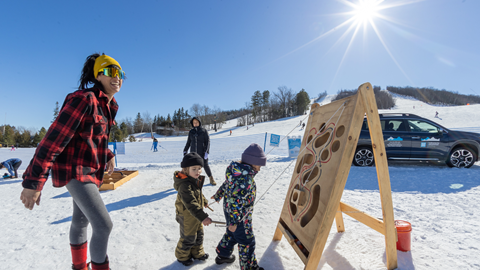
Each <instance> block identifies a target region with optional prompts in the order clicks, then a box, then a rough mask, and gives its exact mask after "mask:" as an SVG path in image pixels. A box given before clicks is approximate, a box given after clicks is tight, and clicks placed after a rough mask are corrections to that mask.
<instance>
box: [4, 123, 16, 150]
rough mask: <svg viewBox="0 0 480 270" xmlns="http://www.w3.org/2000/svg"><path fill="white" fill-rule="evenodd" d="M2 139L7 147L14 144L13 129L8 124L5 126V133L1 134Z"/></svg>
mask: <svg viewBox="0 0 480 270" xmlns="http://www.w3.org/2000/svg"><path fill="white" fill-rule="evenodd" d="M3 141H4V143H5V145H6V146H7V147H8V146H11V145H15V130H14V129H13V128H12V127H11V126H10V125H6V126H5V134H3Z"/></svg>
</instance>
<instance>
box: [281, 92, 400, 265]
mask: <svg viewBox="0 0 480 270" xmlns="http://www.w3.org/2000/svg"><path fill="white" fill-rule="evenodd" d="M365 115H366V116H367V122H368V127H369V131H370V137H371V139H372V148H373V153H374V159H375V166H376V170H377V177H378V184H379V187H380V197H381V204H382V212H383V221H382V220H379V219H377V218H374V217H372V216H370V215H368V214H366V213H364V212H362V211H360V210H358V209H356V208H354V207H353V206H350V205H347V204H345V203H342V202H341V201H340V199H341V197H342V194H343V190H344V188H345V183H346V181H347V178H348V174H349V172H350V167H351V164H352V160H353V156H354V152H355V149H356V147H357V142H358V138H359V135H360V131H361V128H362V124H363V120H364V116H365ZM342 213H344V214H346V215H349V216H351V217H352V218H354V219H356V220H358V221H360V222H361V223H363V224H365V225H367V226H368V227H370V228H372V229H374V230H376V231H378V232H379V233H381V234H383V235H384V236H385V245H386V255H387V268H388V269H394V268H397V251H396V242H397V231H396V228H395V224H394V216H393V205H392V193H391V188H390V176H389V173H388V164H387V157H386V152H385V143H384V141H383V134H382V128H381V126H380V117H379V115H378V109H377V105H376V101H375V95H374V93H373V88H372V85H371V84H370V83H364V84H362V85H361V86H360V87H359V88H358V92H357V94H356V95H354V96H350V97H347V98H344V99H342V100H338V101H335V102H332V103H330V104H327V105H324V106H320V105H319V104H317V103H316V104H314V105H313V106H312V109H311V111H310V117H309V119H308V124H307V127H306V129H305V135H304V137H303V140H302V147H301V148H300V154H299V155H298V158H297V163H296V165H295V168H294V172H293V175H292V180H291V182H290V185H289V187H288V192H287V196H286V199H285V203H284V205H283V209H282V213H281V215H280V220H279V222H278V225H277V229H276V231H275V235H274V237H273V240H274V241H279V240H281V238H282V235H284V236H285V238H286V239H287V240H288V242H289V243H290V244H291V245H292V247H293V249H294V250H295V252H296V253H297V254H298V256H299V257H300V259H301V260H302V261H303V263H304V264H305V269H306V270H313V269H317V266H318V264H319V262H320V259H321V257H322V253H323V250H324V248H325V244H326V242H327V238H328V234H329V232H330V229H331V227H332V224H333V220H334V219H335V221H336V224H337V231H338V232H343V231H344V230H345V228H344V224H343V217H342Z"/></svg>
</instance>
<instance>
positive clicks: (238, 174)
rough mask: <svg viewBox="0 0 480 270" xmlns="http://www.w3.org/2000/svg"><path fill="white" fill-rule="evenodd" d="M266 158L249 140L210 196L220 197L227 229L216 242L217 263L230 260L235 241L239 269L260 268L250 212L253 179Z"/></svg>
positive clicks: (233, 259)
mask: <svg viewBox="0 0 480 270" xmlns="http://www.w3.org/2000/svg"><path fill="white" fill-rule="evenodd" d="M266 163H267V157H266V156H265V153H264V152H263V149H262V147H261V146H260V145H258V144H256V143H252V144H251V145H250V146H248V147H247V149H245V151H244V152H243V154H242V161H241V162H235V161H233V162H232V163H231V164H230V166H228V168H227V170H226V173H225V178H226V179H225V182H223V184H222V185H221V186H220V188H219V189H218V191H217V192H216V193H215V195H213V196H212V199H215V201H217V202H219V201H220V200H221V199H222V198H223V212H224V215H225V220H226V223H227V229H226V232H225V234H224V235H223V237H222V239H221V240H220V242H219V243H218V245H217V249H216V252H217V255H218V256H217V257H216V258H215V262H216V263H217V264H222V263H233V262H234V261H235V255H233V254H232V253H233V248H234V247H235V245H237V244H238V255H239V262H240V268H241V269H242V270H263V268H262V267H260V266H258V263H257V258H256V256H255V235H254V234H253V226H252V214H253V206H254V203H255V197H256V192H257V185H256V184H255V180H254V179H253V178H254V177H255V175H257V173H258V172H259V171H260V167H261V166H265V165H266Z"/></svg>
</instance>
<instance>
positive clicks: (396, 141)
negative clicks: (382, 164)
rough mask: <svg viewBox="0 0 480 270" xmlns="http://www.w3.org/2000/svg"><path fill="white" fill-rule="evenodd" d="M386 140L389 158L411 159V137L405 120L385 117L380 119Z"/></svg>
mask: <svg viewBox="0 0 480 270" xmlns="http://www.w3.org/2000/svg"><path fill="white" fill-rule="evenodd" d="M380 122H381V124H382V130H383V139H384V141H385V150H386V151H387V158H389V159H409V158H410V151H411V143H412V142H411V139H410V138H409V136H408V133H409V132H408V131H407V128H406V125H405V122H404V120H402V119H384V120H381V121H380Z"/></svg>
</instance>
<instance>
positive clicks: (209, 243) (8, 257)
mask: <svg viewBox="0 0 480 270" xmlns="http://www.w3.org/2000/svg"><path fill="white" fill-rule="evenodd" d="M323 102H329V97H327V98H326V99H325V100H324V101H323ZM435 111H438V112H439V117H440V118H434V115H435ZM381 112H408V113H415V114H418V115H420V116H423V117H426V118H430V119H432V120H434V121H435V122H437V123H439V124H441V125H444V126H446V127H447V128H455V129H459V130H469V131H475V132H480V105H470V106H459V107H437V106H430V105H427V104H424V103H422V102H419V101H416V100H411V99H406V98H401V97H397V106H396V108H395V109H393V110H386V111H381ZM305 117H306V116H298V117H291V118H287V119H281V120H276V121H272V122H268V123H259V124H256V125H255V126H254V127H252V126H250V127H249V128H248V130H247V129H246V127H235V124H236V122H235V121H230V122H229V123H227V124H226V125H225V126H224V127H223V129H222V130H219V131H218V132H216V133H215V132H211V134H210V135H211V151H210V167H211V169H212V172H213V175H214V177H215V179H216V180H217V183H219V184H220V183H221V182H222V181H223V179H224V172H225V168H226V167H227V165H228V164H229V162H230V161H232V160H239V158H240V156H241V153H242V152H243V150H244V149H245V148H246V147H247V146H248V145H249V144H250V143H252V142H256V143H259V144H260V145H263V144H264V140H265V132H268V133H274V134H278V135H282V139H283V138H284V136H285V135H287V134H288V133H289V132H290V131H292V130H293V132H292V133H291V134H290V135H295V136H298V135H303V130H300V128H299V127H298V126H297V125H298V124H299V122H300V120H304V118H305ZM230 129H231V130H232V135H231V136H230V135H229V134H230V132H229V131H230ZM159 142H160V146H161V147H159V151H158V152H152V151H151V150H150V148H151V139H143V140H142V142H134V143H127V144H126V147H125V148H126V155H119V156H118V167H119V168H127V169H129V170H139V175H138V176H137V177H135V178H133V179H132V180H130V181H129V182H127V183H125V184H124V185H122V186H121V187H119V188H118V189H116V190H114V191H105V192H101V194H102V198H103V200H104V202H105V204H106V206H107V209H108V210H109V212H110V215H111V217H112V220H113V222H114V228H113V232H112V234H111V237H110V243H109V251H108V254H109V257H110V260H111V268H112V269H115V270H123V269H124V270H127V269H142V270H143V269H146V270H150V269H185V268H186V267H184V266H183V265H181V264H179V263H178V262H176V259H175V256H174V249H175V246H176V244H177V241H178V238H179V229H178V224H177V223H176V221H175V210H174V202H175V198H176V192H175V190H174V189H173V181H172V177H173V172H174V171H175V170H178V169H180V166H179V164H180V161H181V159H182V151H183V147H184V145H185V142H186V137H185V136H182V137H168V138H165V137H160V140H159ZM271 149H272V148H271V147H268V146H267V150H266V152H269V151H270V150H271ZM33 153H34V149H33V148H32V149H22V148H20V149H17V150H16V151H15V152H11V151H10V149H5V148H2V149H0V160H2V161H3V160H6V159H8V158H12V157H18V158H20V159H22V160H23V164H22V166H21V167H20V173H23V171H24V170H25V168H26V166H27V164H28V163H29V161H30V159H31V157H32V155H33ZM293 163H295V159H291V158H289V157H288V152H287V143H286V140H284V141H282V142H281V144H280V147H279V148H277V149H274V150H273V151H271V153H270V154H269V155H268V162H267V166H266V167H264V168H262V170H261V172H260V173H259V174H258V175H257V177H256V178H255V180H256V182H257V190H258V197H257V199H259V198H260V196H262V195H264V196H263V198H261V200H260V201H259V202H258V204H257V205H256V206H255V211H254V216H253V217H254V223H253V224H254V225H253V226H254V232H255V235H256V238H257V248H256V254H257V258H258V261H259V264H260V266H263V267H264V268H265V269H268V270H272V269H287V270H290V269H303V263H302V261H301V260H300V259H299V258H298V256H297V254H296V253H295V252H294V251H293V249H292V247H291V246H290V245H289V244H288V242H287V241H286V240H285V238H283V239H282V241H280V242H272V237H273V234H274V232H275V228H276V225H277V222H278V218H279V216H280V211H281V208H282V206H283V202H284V200H285V195H286V191H287V187H288V185H289V183H290V178H291V175H292V171H293V167H294V164H293ZM287 167H288V168H287ZM285 168H287V169H286V171H285V173H283V174H281V172H282V171H284V170H285ZM4 172H5V171H2V174H3V173H4ZM389 172H390V180H391V186H392V192H393V194H392V196H393V206H394V214H395V219H399V220H406V221H408V222H410V223H411V224H412V228H413V231H412V250H411V251H410V252H400V251H398V252H397V254H398V266H399V267H398V269H402V270H412V269H446V270H447V269H448V270H450V269H480V261H479V259H478V258H479V257H478V254H480V253H479V252H480V236H479V233H478V232H477V229H478V224H479V223H480V210H479V207H478V198H479V196H480V162H477V163H476V164H475V165H474V166H473V167H472V168H470V169H456V168H448V167H446V166H443V165H438V164H428V163H408V162H402V163H400V162H395V163H393V162H391V163H390V164H389ZM277 178H278V180H277V181H276V182H275V183H274V181H275V180H276V179H277ZM50 183H51V181H49V183H47V185H45V188H44V190H43V192H42V200H41V204H40V206H35V208H34V210H33V211H29V210H27V209H25V208H24V207H23V205H22V204H21V201H20V200H19V197H20V192H21V190H22V187H21V180H20V179H9V180H0V205H1V207H0V217H1V220H0V230H1V237H0V269H69V268H70V265H71V255H70V249H69V242H68V232H69V225H70V220H71V214H72V200H71V198H70V195H69V193H68V192H67V190H66V189H65V188H53V187H52V185H51V184H50ZM270 186H271V188H270V189H269V190H268V192H266V190H267V189H268V188H269V187H270ZM216 189H217V188H216V187H214V186H211V185H209V184H208V185H206V186H205V187H204V194H205V195H206V197H210V196H211V195H212V194H214V193H215V191H216ZM265 192H266V193H265ZM342 201H344V202H346V203H348V204H350V205H353V206H355V207H357V208H359V209H361V210H362V211H365V212H366V213H368V214H370V215H372V216H374V217H381V216H382V212H381V205H380V197H379V192H378V183H377V178H376V170H375V168H359V167H354V166H352V167H351V169H350V174H349V178H348V180H347V184H346V188H345V191H344V194H343V197H342ZM213 209H214V212H209V214H210V216H211V217H212V218H213V219H214V220H223V214H222V207H221V205H219V204H215V205H214V206H213ZM344 220H345V228H346V231H345V232H344V233H337V232H336V229H335V226H333V228H332V230H331V231H330V235H329V238H328V242H327V244H326V246H325V250H324V252H323V255H322V259H321V260H320V264H319V266H318V269H386V267H385V263H386V255H385V243H384V238H383V236H382V235H381V234H379V233H377V232H376V231H374V230H372V229H370V228H368V227H366V226H365V225H363V224H361V223H359V222H357V221H355V220H353V219H351V218H349V217H348V216H345V215H344ZM224 231H225V228H223V227H215V226H213V225H210V226H208V227H205V242H204V246H205V249H206V252H207V253H209V254H210V256H211V258H210V259H208V260H207V261H205V262H198V261H197V262H195V264H193V265H192V266H191V267H189V269H211V270H215V269H239V266H238V262H235V263H233V264H231V265H216V264H215V262H214V260H213V258H214V256H215V247H216V245H217V243H218V241H219V240H220V238H221V236H222V235H223V233H224ZM90 233H91V232H90Z"/></svg>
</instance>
